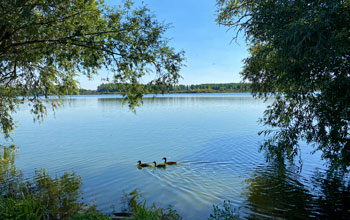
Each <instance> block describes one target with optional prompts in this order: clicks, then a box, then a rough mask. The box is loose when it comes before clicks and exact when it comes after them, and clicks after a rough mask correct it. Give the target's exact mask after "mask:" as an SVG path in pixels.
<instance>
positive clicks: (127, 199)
mask: <svg viewBox="0 0 350 220" xmlns="http://www.w3.org/2000/svg"><path fill="white" fill-rule="evenodd" d="M123 202H124V203H126V204H125V205H126V206H125V207H124V210H123V211H131V212H132V213H133V217H132V218H131V219H133V220H164V219H167V220H181V219H182V217H181V216H180V215H179V214H177V212H176V210H174V209H172V207H171V206H169V207H168V208H166V209H164V208H158V207H156V205H155V204H153V205H152V206H147V204H146V201H145V200H144V199H142V197H141V195H140V194H139V192H138V191H137V190H134V191H133V192H131V193H129V194H126V193H124V198H123Z"/></svg>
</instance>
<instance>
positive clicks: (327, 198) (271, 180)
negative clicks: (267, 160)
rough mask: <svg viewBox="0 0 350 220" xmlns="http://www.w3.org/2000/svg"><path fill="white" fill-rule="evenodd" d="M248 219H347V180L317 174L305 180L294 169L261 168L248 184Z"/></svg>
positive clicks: (349, 209) (349, 207) (349, 205)
mask: <svg viewBox="0 0 350 220" xmlns="http://www.w3.org/2000/svg"><path fill="white" fill-rule="evenodd" d="M247 183H248V187H247V192H246V197H247V202H246V204H245V205H244V207H243V212H244V215H245V216H246V218H247V219H271V217H273V218H276V219H310V218H316V219H348V218H349V216H350V188H349V178H348V176H346V175H344V174H340V173H332V172H330V171H320V170H316V171H315V172H314V174H313V175H312V178H311V179H304V178H303V177H302V176H301V175H299V174H298V173H297V172H295V170H294V167H293V166H292V165H290V166H289V167H281V166H279V165H277V164H272V165H269V166H263V167H259V168H257V169H256V170H255V172H254V174H253V176H252V178H249V179H248V180H247Z"/></svg>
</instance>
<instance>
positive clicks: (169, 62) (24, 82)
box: [0, 0, 184, 137]
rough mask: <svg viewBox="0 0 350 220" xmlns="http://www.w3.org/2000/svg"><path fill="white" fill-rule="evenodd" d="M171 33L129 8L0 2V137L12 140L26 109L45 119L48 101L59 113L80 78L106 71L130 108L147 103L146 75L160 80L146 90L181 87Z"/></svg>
mask: <svg viewBox="0 0 350 220" xmlns="http://www.w3.org/2000/svg"><path fill="white" fill-rule="evenodd" d="M166 29H167V25H164V24H162V23H159V22H157V20H156V18H155V17H154V16H153V15H152V14H151V13H150V11H149V10H148V9H147V8H146V7H144V6H140V7H136V6H134V5H133V3H132V2H131V1H122V2H121V4H120V6H119V7H114V8H112V7H109V6H107V5H105V4H104V3H103V0H11V1H8V0H0V133H3V134H4V136H5V137H9V133H10V132H11V131H12V130H13V129H14V126H15V123H14V120H13V117H12V115H13V113H14V112H15V111H16V110H17V108H18V106H19V105H20V104H21V103H25V104H29V105H30V106H31V112H32V113H33V114H34V119H35V120H41V119H42V118H43V116H45V114H46V111H47V110H46V108H47V107H48V105H46V104H45V103H46V102H47V103H50V105H51V106H52V108H53V109H55V108H57V106H59V105H60V103H62V97H63V95H65V94H73V93H75V92H77V90H78V82H77V80H76V76H77V75H80V74H83V75H86V76H87V77H89V78H92V77H93V75H95V74H97V73H98V71H99V70H100V69H105V70H106V71H108V72H109V73H110V75H113V80H114V81H115V82H116V83H118V84H119V85H121V86H123V88H122V89H123V91H124V93H123V95H124V96H125V99H126V100H127V101H128V103H129V105H130V107H133V106H135V105H138V104H139V103H140V101H141V99H142V94H143V93H144V91H143V88H144V87H143V86H141V82H142V77H143V76H144V75H145V74H151V75H152V76H154V78H153V80H151V81H150V82H143V83H149V84H151V85H154V84H161V85H172V84H174V83H177V81H178V79H179V77H180V76H179V70H180V68H181V66H182V61H183V59H184V57H183V52H182V51H180V52H176V51H175V50H174V49H173V48H171V47H169V46H168V40H167V38H165V37H164V33H165V31H166ZM52 96H54V97H56V99H51V97H52ZM57 98H58V99H57ZM50 99H51V100H50ZM54 100H58V101H54Z"/></svg>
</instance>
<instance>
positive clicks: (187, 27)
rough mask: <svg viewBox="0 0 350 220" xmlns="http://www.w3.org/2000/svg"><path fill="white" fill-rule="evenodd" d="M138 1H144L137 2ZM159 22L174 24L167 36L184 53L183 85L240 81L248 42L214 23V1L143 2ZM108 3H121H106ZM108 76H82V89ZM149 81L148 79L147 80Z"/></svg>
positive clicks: (96, 83) (173, 45)
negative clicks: (90, 79) (91, 77)
mask: <svg viewBox="0 0 350 220" xmlns="http://www.w3.org/2000/svg"><path fill="white" fill-rule="evenodd" d="M135 1H136V2H141V1H138V0H135ZM143 2H144V4H146V5H147V6H148V8H150V10H151V11H152V12H153V13H154V14H155V15H156V17H157V19H158V20H159V21H163V22H165V23H171V25H172V28H171V29H169V30H168V31H167V33H166V36H167V37H168V38H171V41H170V43H169V44H170V46H172V47H174V48H175V49H176V50H177V51H178V50H184V51H185V56H186V63H185V64H186V67H184V68H183V69H182V70H181V72H180V74H181V76H182V77H183V79H181V80H180V84H185V85H190V84H201V83H229V82H239V81H241V76H240V74H239V72H240V71H241V70H242V66H243V63H242V60H243V59H244V58H245V57H247V56H248V51H247V47H246V44H245V41H244V40H243V39H242V38H239V39H238V42H237V43H236V42H235V41H233V42H232V43H230V42H231V40H232V37H233V36H234V35H235V33H234V32H233V31H227V28H226V27H219V26H218V25H217V24H216V23H215V9H216V8H215V0H200V1H199V0H144V1H143ZM106 3H107V4H109V5H113V4H118V3H120V1H116V0H107V1H106ZM104 77H106V73H105V72H104V71H103V70H101V71H100V73H99V75H98V76H96V77H95V78H94V80H92V81H89V80H88V79H87V78H86V77H83V76H82V77H80V78H79V81H80V86H81V87H82V88H86V89H96V88H97V86H98V85H99V84H100V83H101V78H104ZM146 78H147V77H146Z"/></svg>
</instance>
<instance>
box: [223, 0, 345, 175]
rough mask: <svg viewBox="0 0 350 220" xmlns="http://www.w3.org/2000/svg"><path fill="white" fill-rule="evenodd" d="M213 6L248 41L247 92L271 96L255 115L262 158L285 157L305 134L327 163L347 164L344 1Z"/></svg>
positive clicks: (239, 1) (247, 1) (269, 0)
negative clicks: (258, 118) (258, 117)
mask: <svg viewBox="0 0 350 220" xmlns="http://www.w3.org/2000/svg"><path fill="white" fill-rule="evenodd" d="M217 7H218V11H217V12H218V15H217V22H218V23H219V24H220V25H224V26H227V27H229V28H236V30H237V35H236V37H237V36H238V35H239V32H241V31H242V32H241V33H244V36H245V38H246V40H247V41H248V45H249V50H250V56H249V57H248V58H246V59H245V60H244V70H243V71H242V75H243V77H244V79H245V80H247V81H250V82H252V86H251V87H252V90H253V95H254V96H257V97H260V98H265V99H266V98H267V97H268V96H270V95H273V96H274V101H273V104H272V105H270V106H268V107H267V109H266V111H265V113H264V117H263V118H262V119H261V122H262V123H263V124H265V125H266V126H268V129H267V130H265V131H263V132H262V134H264V135H265V136H266V137H267V139H266V142H265V144H263V145H262V149H266V150H267V152H268V157H267V158H268V159H272V158H278V159H284V158H289V159H293V158H294V157H295V156H297V155H299V154H300V141H306V142H307V143H308V144H312V145H313V146H314V147H315V151H318V150H319V151H321V152H322V157H323V159H326V160H327V161H329V162H330V163H329V164H330V165H331V166H332V167H333V168H344V169H346V168H348V167H349V166H350V1H349V0H299V1H295V0H263V1H261V0H235V1H233V0H217ZM276 128H277V129H276Z"/></svg>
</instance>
